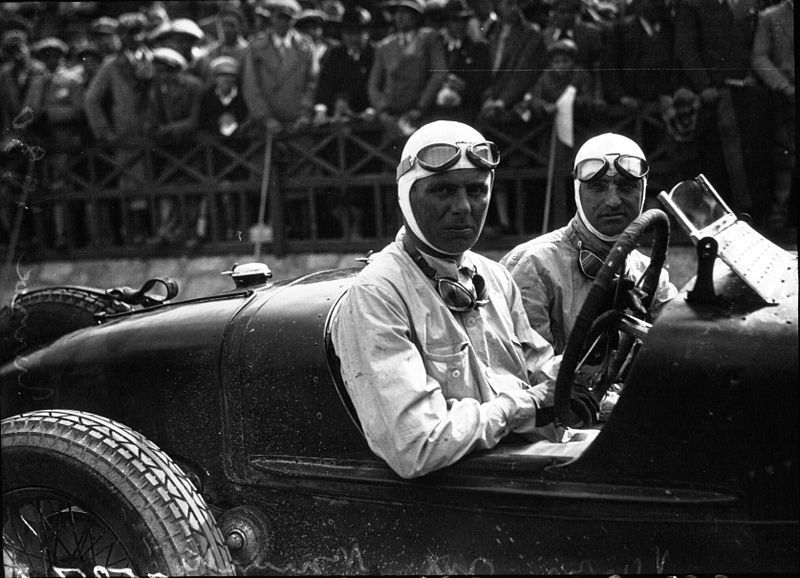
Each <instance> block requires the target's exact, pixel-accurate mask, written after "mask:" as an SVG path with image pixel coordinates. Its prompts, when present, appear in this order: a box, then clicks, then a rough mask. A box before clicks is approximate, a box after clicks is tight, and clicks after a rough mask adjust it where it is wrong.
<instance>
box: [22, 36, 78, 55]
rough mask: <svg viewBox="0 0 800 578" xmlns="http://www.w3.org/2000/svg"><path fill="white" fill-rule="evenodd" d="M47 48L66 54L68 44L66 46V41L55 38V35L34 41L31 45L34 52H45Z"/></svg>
mask: <svg viewBox="0 0 800 578" xmlns="http://www.w3.org/2000/svg"><path fill="white" fill-rule="evenodd" d="M47 50H54V51H56V52H60V53H61V54H62V55H64V56H66V55H67V53H69V46H67V43H66V42H64V41H63V40H61V39H60V38H56V37H55V36H48V37H47V38H42V39H41V40H40V41H39V42H36V43H35V44H34V45H33V46H31V52H33V53H34V54H37V53H39V52H45V51H47Z"/></svg>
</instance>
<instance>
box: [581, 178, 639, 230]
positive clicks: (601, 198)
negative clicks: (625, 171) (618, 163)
mask: <svg viewBox="0 0 800 578" xmlns="http://www.w3.org/2000/svg"><path fill="white" fill-rule="evenodd" d="M640 194H644V192H643V191H642V180H641V179H627V178H625V177H623V176H622V175H618V174H617V173H616V171H615V170H614V167H613V166H612V167H610V168H609V170H608V172H607V173H606V174H605V175H603V176H602V177H601V178H600V179H597V180H596V181H593V182H588V183H581V185H580V196H581V206H582V207H583V213H584V215H586V218H587V219H588V221H589V222H590V223H591V224H592V225H593V226H594V228H595V229H597V230H598V231H600V232H601V233H602V234H603V235H608V236H615V235H619V234H620V233H622V231H624V230H625V228H626V227H627V226H628V225H629V224H630V223H631V221H633V220H634V219H635V218H636V217H638V216H639V206H640V199H641V197H640V196H639V195H640Z"/></svg>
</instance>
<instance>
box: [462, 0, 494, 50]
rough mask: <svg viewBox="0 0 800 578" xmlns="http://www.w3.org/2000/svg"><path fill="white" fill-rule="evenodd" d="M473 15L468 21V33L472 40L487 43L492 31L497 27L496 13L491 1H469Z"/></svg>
mask: <svg viewBox="0 0 800 578" xmlns="http://www.w3.org/2000/svg"><path fill="white" fill-rule="evenodd" d="M469 6H470V8H472V10H474V12H475V14H474V15H473V16H472V18H470V19H469V24H468V25H467V26H468V32H469V37H470V38H472V39H473V40H484V41H487V42H488V41H489V36H490V34H491V33H492V30H493V28H494V27H495V26H497V12H495V11H494V2H492V0H469Z"/></svg>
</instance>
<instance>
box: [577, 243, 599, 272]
mask: <svg viewBox="0 0 800 578" xmlns="http://www.w3.org/2000/svg"><path fill="white" fill-rule="evenodd" d="M603 263H604V261H603V259H601V258H600V257H599V256H598V255H596V254H595V253H593V252H592V251H590V250H589V249H581V250H580V251H579V252H578V269H580V270H581V273H583V274H584V275H585V276H586V277H588V278H589V279H594V278H595V277H597V274H598V273H599V272H600V268H601V267H602V266H603Z"/></svg>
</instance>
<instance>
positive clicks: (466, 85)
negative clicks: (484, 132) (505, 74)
mask: <svg viewBox="0 0 800 578" xmlns="http://www.w3.org/2000/svg"><path fill="white" fill-rule="evenodd" d="M443 10H444V18H445V30H444V32H443V34H444V40H445V46H446V51H447V69H448V75H447V79H446V80H445V83H444V86H443V87H442V88H441V89H440V90H439V94H438V95H437V97H436V104H437V105H438V107H439V111H440V114H438V115H437V116H441V117H447V118H451V119H453V120H464V121H469V122H472V121H473V120H474V119H475V118H476V117H477V115H478V111H479V110H480V107H481V95H482V94H483V92H484V91H485V90H486V89H487V88H488V86H489V80H490V77H489V44H488V43H487V42H486V41H484V40H473V39H472V38H471V37H470V36H469V35H468V33H467V32H468V30H467V27H468V25H469V21H470V18H471V17H472V15H473V14H474V12H473V11H472V10H471V9H470V8H469V7H468V6H467V3H466V1H465V0H448V2H447V4H445V5H444V9H443Z"/></svg>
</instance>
